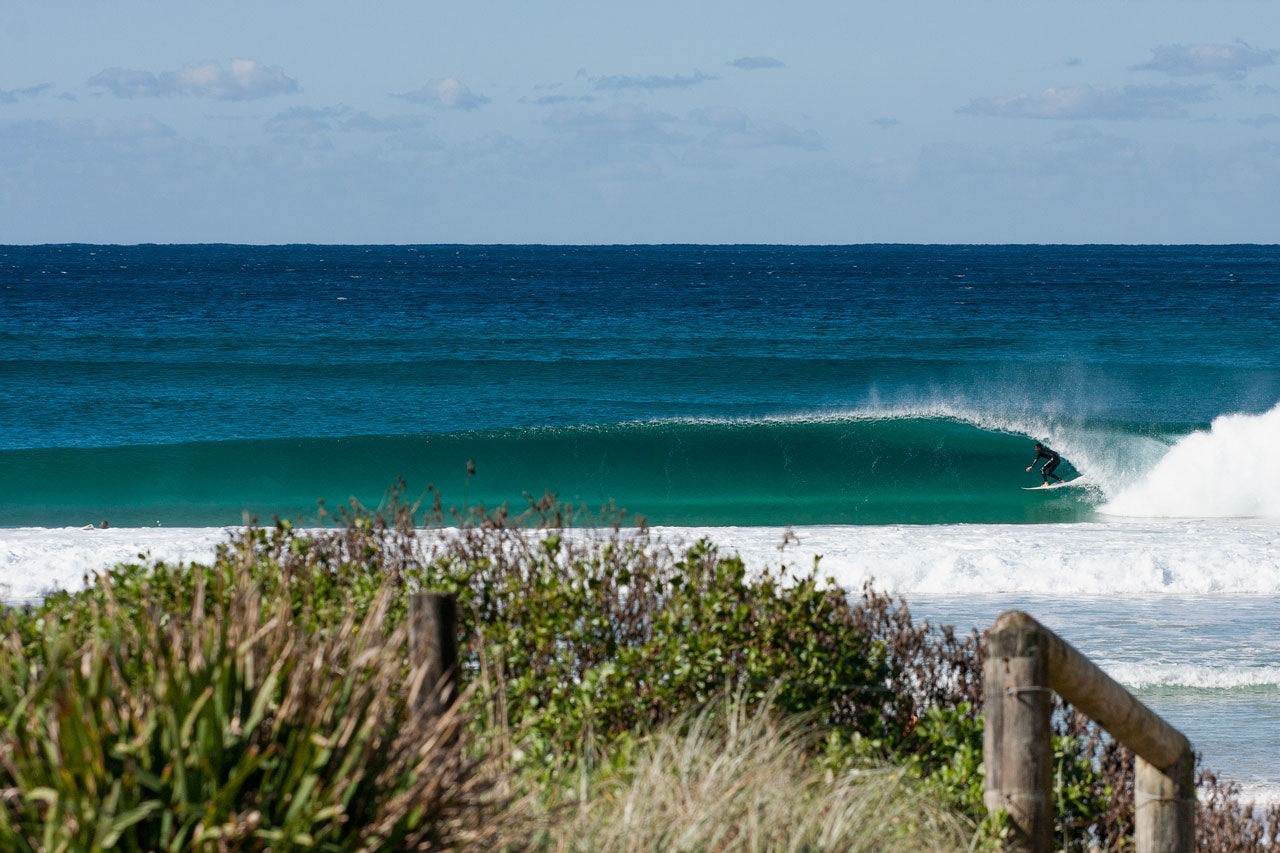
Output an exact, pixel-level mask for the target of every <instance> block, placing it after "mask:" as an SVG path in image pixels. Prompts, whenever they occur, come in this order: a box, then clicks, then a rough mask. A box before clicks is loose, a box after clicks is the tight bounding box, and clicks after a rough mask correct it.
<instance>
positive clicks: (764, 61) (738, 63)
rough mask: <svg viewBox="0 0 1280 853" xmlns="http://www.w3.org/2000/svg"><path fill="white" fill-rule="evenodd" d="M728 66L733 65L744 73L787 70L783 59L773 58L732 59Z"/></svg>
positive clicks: (741, 57) (746, 57)
mask: <svg viewBox="0 0 1280 853" xmlns="http://www.w3.org/2000/svg"><path fill="white" fill-rule="evenodd" d="M725 64H726V65H732V66H733V67H734V68H741V69H742V70H743V71H758V70H760V69H762V68H786V67H787V64H786V63H785V62H783V61H782V60H781V59H774V58H773V57H772V56H740V57H738V58H737V59H731V60H729V62H727V63H725Z"/></svg>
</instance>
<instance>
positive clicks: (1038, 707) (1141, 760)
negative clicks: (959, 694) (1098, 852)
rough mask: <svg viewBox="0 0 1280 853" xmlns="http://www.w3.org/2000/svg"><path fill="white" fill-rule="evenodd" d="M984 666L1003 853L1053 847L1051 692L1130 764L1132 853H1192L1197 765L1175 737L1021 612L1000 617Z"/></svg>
mask: <svg viewBox="0 0 1280 853" xmlns="http://www.w3.org/2000/svg"><path fill="white" fill-rule="evenodd" d="M984 666H985V669H984V673H985V676H984V677H985V679H986V683H985V685H984V691H985V693H984V701H985V703H986V704H985V708H984V710H983V716H984V717H985V726H986V729H985V733H984V740H983V761H984V763H985V766H986V773H987V790H986V796H985V802H986V805H987V808H988V809H991V810H993V811H994V810H995V809H1004V810H1005V811H1007V812H1008V813H1009V817H1010V823H1011V824H1012V826H1011V829H1012V832H1011V836H1010V838H1009V840H1008V843H1007V848H1008V849H1011V850H1018V851H1033V853H1041V851H1048V850H1049V849H1050V845H1051V844H1052V837H1053V830H1052V821H1053V801H1052V794H1053V791H1052V772H1051V771H1052V767H1051V766H1050V761H1051V758H1052V753H1051V751H1050V748H1051V747H1050V737H1051V735H1052V731H1051V730H1050V727H1049V722H1050V720H1049V713H1050V707H1051V704H1050V701H1049V700H1050V696H1049V691H1050V689H1052V690H1053V691H1054V692H1056V693H1057V694H1058V695H1059V696H1061V697H1062V698H1063V699H1066V700H1067V701H1068V702H1070V703H1071V704H1072V705H1074V706H1075V707H1076V710H1078V711H1080V712H1081V713H1083V714H1085V715H1086V716H1088V717H1089V718H1090V719H1091V720H1093V721H1094V722H1096V723H1097V724H1098V725H1100V726H1102V728H1104V729H1106V730H1107V731H1108V732H1110V733H1111V736H1112V737H1114V738H1115V739H1116V740H1118V741H1119V742H1120V743H1122V744H1124V745H1125V746H1127V747H1128V748H1129V749H1131V750H1133V752H1134V753H1135V755H1136V756H1137V758H1136V759H1135V762H1136V766H1135V767H1134V773H1135V778H1134V794H1135V808H1136V817H1135V825H1134V845H1135V847H1136V848H1137V853H1192V851H1193V850H1195V844H1196V839H1195V819H1196V802H1195V796H1196V792H1195V781H1194V769H1195V758H1194V755H1193V754H1192V751H1191V744H1190V743H1189V742H1188V741H1187V739H1186V737H1185V736H1184V735H1183V734H1182V732H1180V731H1178V730H1177V729H1175V728H1174V727H1173V726H1171V725H1169V724H1168V723H1167V722H1165V721H1164V720H1162V719H1161V718H1160V716H1159V715H1158V714H1156V713H1155V712H1154V711H1152V710H1151V709H1150V708H1148V707H1147V706H1146V705H1144V704H1142V703H1141V702H1139V701H1138V700H1137V699H1136V698H1134V696H1133V694H1131V693H1130V692H1129V691H1128V690H1125V689H1124V687H1122V686H1120V685H1119V684H1117V683H1116V681H1115V680H1114V679H1113V678H1111V676H1109V675H1107V674H1106V673H1105V672H1103V671H1102V670H1101V669H1099V668H1098V665H1097V664H1095V663H1094V662H1093V661H1091V660H1089V659H1088V658H1087V657H1085V656H1084V655H1082V654H1080V652H1078V651H1077V650H1076V649H1075V648H1074V647H1073V646H1072V645H1071V644H1070V643H1068V642H1067V641H1066V640H1064V639H1062V638H1061V637H1059V636H1058V635H1057V634H1055V633H1053V632H1052V631H1050V630H1049V629H1048V628H1046V627H1044V626H1043V625H1041V624H1040V623H1039V622H1037V621H1036V620H1035V619H1032V618H1031V617H1030V616H1028V615H1027V614H1025V613H1022V612H1020V611H1017V610H1010V611H1008V612H1006V613H1002V614H1000V617H999V618H998V619H996V621H995V624H994V625H992V626H991V629H990V630H989V631H988V632H987V657H986V661H985V664H984ZM1030 738H1038V739H1039V742H1038V743H1031V742H1029V739H1030ZM1042 824H1043V825H1042Z"/></svg>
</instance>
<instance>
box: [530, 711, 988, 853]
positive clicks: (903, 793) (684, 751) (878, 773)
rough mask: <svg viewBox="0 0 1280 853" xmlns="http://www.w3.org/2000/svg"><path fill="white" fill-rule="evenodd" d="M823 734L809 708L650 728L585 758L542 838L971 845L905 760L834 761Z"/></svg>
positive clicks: (682, 843)
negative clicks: (809, 718)
mask: <svg viewBox="0 0 1280 853" xmlns="http://www.w3.org/2000/svg"><path fill="white" fill-rule="evenodd" d="M819 736H820V731H819V730H818V729H816V728H815V727H814V726H812V725H810V724H809V723H807V722H806V721H804V720H803V719H800V718H794V717H792V718H779V717H778V716H776V715H775V714H774V713H772V711H771V710H770V709H769V708H764V709H757V710H754V711H753V710H749V709H748V706H747V704H746V703H744V702H728V703H724V704H722V705H720V706H718V707H713V708H711V709H708V710H707V711H704V712H703V713H701V714H698V715H696V716H694V717H691V718H689V719H687V720H685V721H682V722H677V723H674V724H672V725H669V726H666V727H664V728H662V729H661V730H659V731H658V732H656V733H655V734H653V735H651V736H649V737H647V738H645V739H644V740H642V741H640V742H639V743H638V744H636V745H635V747H634V749H633V751H631V753H630V754H629V755H627V756H626V759H625V760H623V761H620V762H617V763H616V764H608V763H606V764H605V765H604V766H601V765H597V766H596V767H595V768H594V769H589V768H587V767H586V766H585V765H582V766H579V767H578V768H577V777H576V782H577V790H576V791H575V792H574V793H573V794H571V795H570V796H569V798H568V800H567V802H565V803H563V805H561V806H560V807H559V808H558V809H552V810H550V811H549V812H548V813H547V817H546V820H547V823H548V826H547V829H546V830H545V834H544V835H543V838H542V841H541V843H540V844H538V845H537V846H538V847H540V848H542V849H547V850H555V851H566V853H567V851H583V853H586V851H593V853H596V851H598V852H599V853H633V851H634V853H639V851H653V850H664V851H731V850H732V851H828V850H842V851H891V852H892V851H904V853H905V851H913V853H915V852H916V851H934V850H938V851H941V850H948V851H951V850H965V849H968V848H970V847H971V845H972V844H973V841H974V839H975V838H976V835H975V827H974V826H973V825H972V824H971V823H969V822H968V821H967V820H965V819H964V818H963V817H960V816H958V815H957V814H956V813H954V812H951V811H949V810H947V809H945V808H944V807H942V806H941V805H939V803H938V801H937V800H936V799H931V798H930V797H928V796H927V795H925V794H923V793H922V792H921V791H920V789H919V785H918V783H916V782H914V781H913V780H911V779H910V778H909V777H908V776H907V775H906V774H905V772H904V771H903V770H902V769H900V768H893V767H885V766H877V767H869V768H862V769H842V770H840V771H838V772H832V771H830V770H828V769H825V768H824V767H823V766H822V762H821V760H820V750H818V749H815V747H816V745H817V740H818V738H819ZM528 806H529V802H528V801H525V803H524V805H523V807H524V808H527V807H528ZM544 807H545V803H544Z"/></svg>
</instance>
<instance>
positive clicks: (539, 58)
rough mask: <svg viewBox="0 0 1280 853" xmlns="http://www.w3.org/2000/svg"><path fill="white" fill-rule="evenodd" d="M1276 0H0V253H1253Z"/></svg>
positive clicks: (1274, 94)
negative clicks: (256, 248)
mask: <svg viewBox="0 0 1280 853" xmlns="http://www.w3.org/2000/svg"><path fill="white" fill-rule="evenodd" d="M1278 200H1280V4H1277V3H1275V2H1273V0H1197V2H1190V0H1161V2H1143V1H1142V0H1107V2H1076V3H1071V4H1050V3H1046V2H1027V0H1018V2H982V0H978V2H974V3H957V2H955V0H921V1H920V2H910V0H904V2H897V3H892V2H886V0H875V2H865V1H864V2H849V0H831V1H830V2H807V0H793V2H787V3H780V2H778V3H774V2H750V0H735V2H722V0H709V2H698V3H689V2H687V0H686V2H667V0H657V1H656V2H650V3H647V4H622V3H615V2H610V0H595V2H564V0H545V2H540V3H529V2H522V3H515V2H490V0H472V2H469V3H456V2H453V3H443V2H431V0H415V1H414V2H399V0H386V2H378V3H371V4H355V3H351V2H331V0H308V2H294V0H269V2H262V0H254V2H240V0H223V2H220V3H216V4H210V3H201V4H197V3H189V2H181V0H171V2H160V0H145V2H144V0H117V2H114V3H92V2H86V0H77V2H68V0H42V2H39V3H36V2H34V0H8V2H7V3H6V7H5V10H4V14H3V15H0V243H8V244H14V243H60V242H93V243H142V242H155V243H199V242H235V243H295V242H306V243H574V244H578V243H800V244H829V243H842V244H843V243H872V242H903V243H1232V242H1256V243H1274V242H1277V241H1278V240H1280V236H1278V235H1280V201H1278Z"/></svg>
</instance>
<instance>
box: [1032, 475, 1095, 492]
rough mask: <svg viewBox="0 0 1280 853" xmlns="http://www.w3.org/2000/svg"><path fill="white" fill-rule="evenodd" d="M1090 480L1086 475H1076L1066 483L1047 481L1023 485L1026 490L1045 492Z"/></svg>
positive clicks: (1079, 484) (1078, 484)
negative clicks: (1036, 484) (1041, 483)
mask: <svg viewBox="0 0 1280 853" xmlns="http://www.w3.org/2000/svg"><path fill="white" fill-rule="evenodd" d="M1086 482H1088V481H1087V480H1086V479H1085V478H1084V477H1076V478H1075V479H1074V480H1067V481H1066V482H1065V483H1046V484H1044V485H1040V486H1023V487H1022V491H1024V492H1043V491H1048V490H1050V489H1065V488H1066V487H1067V486H1083V485H1084V484H1085V483H1086Z"/></svg>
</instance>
